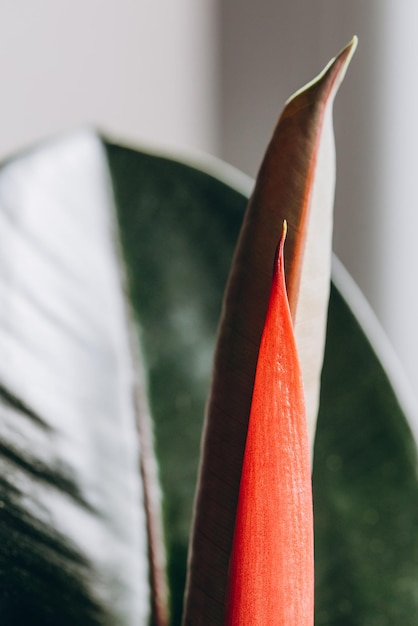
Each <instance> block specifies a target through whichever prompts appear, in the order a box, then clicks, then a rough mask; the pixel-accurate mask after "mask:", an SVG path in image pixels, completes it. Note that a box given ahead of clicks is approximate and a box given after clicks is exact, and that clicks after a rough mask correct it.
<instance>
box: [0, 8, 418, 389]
mask: <svg viewBox="0 0 418 626" xmlns="http://www.w3.org/2000/svg"><path fill="white" fill-rule="evenodd" d="M417 13H418V5H417V4H416V0H350V2H336V0H282V1H280V2H279V1H276V2H272V0H257V2H255V0H200V1H199V2H197V1H196V0H176V1H174V0H118V2H111V1H107V2H106V1H104V0H72V1H71V2H70V1H69V0H60V1H59V2H57V0H3V1H2V2H1V3H0V85H1V100H0V102H1V109H0V110H1V115H0V158H4V157H6V156H7V155H9V154H11V153H12V152H14V151H15V150H18V149H21V148H23V147H26V146H28V145H30V144H31V143H32V142H34V141H37V140H38V139H40V138H43V137H46V136H48V135H50V134H51V133H55V132H57V131H60V130H62V129H68V128H72V127H76V126H79V125H80V124H85V123H93V124H94V125H96V126H99V127H101V128H103V129H105V130H107V131H108V132H110V133H111V134H113V135H114V136H116V137H118V138H120V139H122V140H125V141H128V142H129V143H134V144H135V143H136V144H142V145H144V144H145V145H153V146H157V147H164V148H169V149H171V150H172V149H183V148H192V149H198V150H202V151H205V152H209V153H212V154H218V155H221V156H223V157H224V158H225V159H226V160H227V161H229V162H231V163H233V164H235V165H237V166H238V167H240V168H241V169H243V170H244V171H246V172H247V173H249V174H252V175H254V174H255V172H256V168H257V165H258V163H259V161H260V159H261V155H262V152H263V150H264V147H265V145H266V143H267V141H268V138H269V136H270V133H271V131H272V128H273V126H274V125H275V123H276V119H277V117H278V114H279V111H280V110H281V108H282V106H283V103H284V101H285V100H286V99H287V97H288V96H289V95H290V94H291V93H292V92H293V91H294V90H295V89H296V88H298V87H299V86H301V85H302V84H303V83H304V82H306V81H307V80H309V79H310V78H312V77H313V76H314V75H315V74H316V73H317V72H318V71H319V70H320V69H321V68H322V66H323V65H325V63H326V62H327V61H328V59H329V58H330V57H331V56H333V55H334V54H335V53H336V52H337V51H338V50H339V49H340V48H341V47H342V46H343V45H344V44H346V43H347V42H348V41H349V40H350V39H351V37H352V35H353V34H357V35H358V36H359V39H360V44H359V48H358V51H357V53H356V56H355V58H354V60H353V63H352V67H351V68H350V70H349V72H348V74H347V77H346V81H345V83H344V85H343V86H342V88H341V91H340V94H339V96H338V97H337V101H336V107H335V119H336V139H337V157H338V171H337V198H336V229H335V249H336V251H337V253H338V254H339V256H340V257H341V259H342V260H343V262H344V263H345V265H346V266H347V267H348V269H349V270H350V272H351V273H352V274H353V276H354V277H355V279H356V281H357V282H358V283H359V285H360V287H361V288H362V290H363V292H364V293H365V294H366V296H367V298H368V299H369V301H370V302H371V304H372V306H373V307H374V308H375V310H376V311H377V313H378V315H379V317H380V319H381V320H382V322H383V324H384V326H385V328H386V330H387V332H388V334H389V336H390V338H391V340H392V342H393V344H394V345H395V348H396V350H397V351H398V354H399V355H400V357H401V360H402V361H403V364H404V366H405V368H406V369H407V372H408V375H409V377H410V380H411V381H412V382H413V384H415V385H416V384H417V382H418V332H417V331H416V320H418V289H417V277H416V274H417V273H418V244H417V241H416V233H418V207H417V202H418V201H417V198H416V194H415V193H414V192H415V182H416V179H417V173H418V167H417V166H418V163H417V161H418V156H417V150H416V148H415V146H416V145H417V144H418V115H417V111H418V87H417V80H416V73H417V68H418V44H417V43H416V42H417V38H416V24H417V23H418V15H417Z"/></svg>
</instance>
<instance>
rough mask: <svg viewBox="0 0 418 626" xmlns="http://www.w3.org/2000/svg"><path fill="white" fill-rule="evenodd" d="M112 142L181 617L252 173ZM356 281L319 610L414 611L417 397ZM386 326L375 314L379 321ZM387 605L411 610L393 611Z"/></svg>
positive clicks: (333, 330)
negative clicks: (197, 484)
mask: <svg viewBox="0 0 418 626" xmlns="http://www.w3.org/2000/svg"><path fill="white" fill-rule="evenodd" d="M108 153H109V162H110V166H111V171H112V178H113V181H114V184H115V192H116V199H117V204H118V211H119V214H120V216H121V218H120V219H121V224H122V239H123V241H124V248H125V252H126V255H127V257H126V258H127V260H128V266H129V268H130V271H129V274H130V277H131V285H132V292H133V295H134V303H135V309H136V312H137V319H138V320H139V319H140V320H141V326H142V335H141V337H142V341H143V350H144V354H145V357H146V362H147V364H148V366H147V368H148V374H149V391H150V403H151V407H152V411H153V416H154V419H155V434H156V444H157V451H158V457H159V460H160V466H161V480H162V486H163V492H164V510H165V521H166V533H167V543H168V557H169V569H170V581H171V585H170V586H171V591H172V604H173V608H174V610H173V623H175V624H179V623H180V619H181V602H182V589H183V583H184V575H185V567H186V550H187V541H188V534H189V525H190V517H191V504H192V493H193V490H194V481H195V479H196V470H197V463H198V456H199V441H200V429H201V425H202V416H203V412H204V404H205V400H206V393H207V386H208V384H209V376H210V367H211V354H212V350H213V345H214V338H215V332H216V324H217V319H218V316H219V313H220V306H221V299H222V291H223V288H224V283H225V281H226V276H227V273H228V268H229V263H230V261H231V258H232V252H233V248H234V245H235V240H236V237H237V235H238V231H239V228H240V224H241V220H242V215H243V211H244V208H245V205H246V202H247V194H248V192H249V189H250V185H249V184H248V183H246V184H245V185H244V184H239V185H237V183H236V177H234V176H232V175H229V173H228V170H226V172H225V173H224V174H223V176H222V177H221V176H220V171H219V169H217V168H213V167H212V163H210V164H209V165H208V164H206V166H205V168H204V169H205V170H206V172H211V174H208V173H204V172H203V171H198V170H196V169H193V168H191V167H190V166H188V165H184V164H182V163H180V162H175V161H172V160H170V159H164V158H160V157H156V156H149V155H146V154H141V153H138V152H135V151H133V150H129V149H125V148H120V147H117V146H108ZM214 174H215V177H214ZM223 181H227V182H228V181H229V185H228V184H225V182H223ZM236 188H238V189H241V193H240V192H239V191H236V190H235V189H236ZM210 241H212V242H215V244H213V243H212V244H211V243H210ZM156 250H158V251H161V254H156V253H155V251H156ZM346 283H347V280H343V281H341V280H339V281H338V288H337V287H335V286H334V287H333V289H332V290H331V297H330V308H329V320H330V321H329V324H328V330H327V348H326V353H325V366H324V373H323V392H322V399H321V408H320V415H319V426H318V434H317V437H316V444H315V445H316V447H315V458H314V495H315V515H316V519H315V532H316V546H317V547H316V558H315V568H316V623H317V624H321V625H323V626H325V625H326V626H334V625H335V626H336V625H338V626H339V625H341V624H344V625H347V626H358V624H359V623H363V622H362V620H363V619H365V620H366V619H367V620H368V621H365V622H364V623H367V624H373V623H377V624H378V623H382V624H385V623H387V624H391V623H406V624H413V623H415V621H416V619H418V617H417V616H418V607H417V605H416V593H415V589H416V586H417V585H418V559H417V541H418V532H417V530H416V528H418V525H417V519H416V516H417V505H416V502H417V501H418V483H417V478H416V446H415V442H414V439H413V437H412V435H411V432H410V429H409V426H408V423H407V419H406V418H405V414H406V415H409V417H410V418H412V417H413V409H412V408H411V407H410V404H409V403H405V393H404V392H403V390H402V388H401V387H400V386H399V384H398V383H396V384H394V383H393V382H392V381H393V378H394V377H393V373H392V371H390V370H388V368H387V359H386V364H385V367H383V366H382V365H381V363H380V357H377V356H376V354H375V352H374V350H373V349H372V348H371V346H370V343H369V339H368V338H367V336H366V335H365V331H364V330H363V329H362V326H361V325H360V324H359V322H358V321H357V317H358V315H359V313H358V306H357V304H356V303H357V300H358V296H356V297H354V296H353V294H352V293H351V291H352V290H350V289H347V284H346ZM174 286H175V288H174ZM341 294H343V295H341ZM351 308H354V313H353V312H352V311H351V310H350V309H351ZM362 317H363V316H361V318H362ZM362 324H363V321H362ZM376 328H378V325H377V322H376V320H375V319H374V318H373V319H372V320H371V321H370V322H369V324H368V325H367V333H368V334H369V335H370V334H371V331H374V330H375V329H376ZM202 355H204V356H202ZM386 370H388V371H389V372H390V374H387V373H386ZM392 370H393V367H392ZM399 377H400V378H402V376H401V374H400V375H399ZM393 386H394V387H393ZM382 433H384V436H383V437H382ZM333 442H335V443H333ZM231 445H233V442H231ZM354 449H356V453H355V454H354V453H353V450H354ZM351 457H352V458H351ZM343 459H344V461H343ZM386 461H387V463H386ZM346 463H348V465H346ZM376 463H378V465H376ZM345 467H347V468H351V469H350V470H349V473H348V474H347V476H345V471H344V468H345ZM350 473H351V477H350ZM365 496H366V497H365ZM380 542H384V545H385V546H386V549H385V550H384V551H382V550H381V545H382V544H381V543H380ZM379 546H380V547H379ZM371 553H372V558H370V556H371ZM214 576H216V572H214ZM374 581H376V583H375V582H374ZM400 590H401V591H402V593H401V592H400ZM398 592H399V593H400V595H401V598H402V602H400V601H399V600H398V598H397V597H396V596H397V594H398ZM379 605H380V606H381V607H384V609H381V608H379ZM365 606H366V607H367V611H368V612H367V613H366V612H365V609H364V607H365ZM384 614H387V615H388V616H395V615H403V617H404V618H405V621H401V622H398V621H397V619H395V618H394V617H390V619H389V617H388V619H387V621H386V622H385V620H386V618H385V617H384ZM408 620H409V621H408Z"/></svg>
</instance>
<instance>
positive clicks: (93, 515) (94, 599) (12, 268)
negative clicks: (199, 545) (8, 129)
mask: <svg viewBox="0 0 418 626" xmlns="http://www.w3.org/2000/svg"><path fill="white" fill-rule="evenodd" d="M114 232H115V214H114V208H113V204H112V196H111V192H110V187H109V183H108V174H107V170H106V163H105V160H104V158H103V150H102V147H101V144H100V142H99V140H98V138H97V137H95V136H94V135H93V134H90V133H80V134H76V135H74V136H73V137H69V138H64V139H62V140H58V141H56V142H53V143H51V144H50V145H47V146H45V147H44V148H43V149H41V150H39V151H38V150H36V151H34V152H33V153H30V154H27V155H24V156H22V157H20V158H18V159H16V160H15V161H13V162H11V163H10V164H7V165H6V166H4V167H3V168H2V170H1V172H0V504H1V507H0V620H1V623H2V624H5V625H9V624H10V625H11V624H29V623H30V624H42V625H44V624H45V625H46V624H48V625H51V626H52V625H54V626H56V625H57V624H68V625H70V624H71V625H74V624H80V625H81V624H89V625H90V624H118V625H119V624H126V625H128V624H138V623H145V621H146V619H147V616H148V613H149V608H148V607H149V588H148V587H149V585H148V556H147V540H146V530H145V515H144V507H143V488H142V481H141V479H140V471H139V467H140V450H139V445H138V436H137V426H136V417H135V410H134V390H135V384H136V382H135V375H134V370H133V366H132V354H131V350H130V346H129V341H130V340H129V333H128V325H127V311H126V307H125V304H124V300H123V296H122V293H123V292H122V283H121V273H120V270H119V268H118V263H117V256H116V250H117V249H116V246H115V239H114Z"/></svg>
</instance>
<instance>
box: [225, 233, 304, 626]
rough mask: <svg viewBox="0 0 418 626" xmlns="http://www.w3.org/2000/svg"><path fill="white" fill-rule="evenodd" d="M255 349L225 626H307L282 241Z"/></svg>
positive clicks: (300, 474)
mask: <svg viewBox="0 0 418 626" xmlns="http://www.w3.org/2000/svg"><path fill="white" fill-rule="evenodd" d="M285 231H286V226H285V225H284V227H283V235H282V238H281V241H280V244H279V251H278V255H277V257H278V258H277V263H275V269H274V276H273V283H272V289H271V295H270V302H269V307H268V312H267V317H266V322H265V326H264V331H263V335H262V339H261V344H260V351H259V356H258V362H257V371H256V377H255V383H254V391H253V399H252V405H251V413H250V420H249V425H248V434H247V441H246V447H245V454H244V462H243V468H242V476H241V484H240V491H239V500H238V508H237V515H236V521H235V534H234V541H233V548H232V555H231V562H230V570H229V582H228V597H227V609H226V611H227V612H226V622H225V624H226V626H244V625H245V626H275V625H276V624H277V625H278V626H279V625H280V626H312V625H313V623H314V618H313V594H314V573H313V514H312V489H311V470H310V462H309V444H308V435H307V427H306V416H305V402H304V395H303V386H302V377H301V372H300V366H299V362H298V356H297V352H296V345H295V340H294V334H293V326H292V321H291V317H290V312H289V304H288V300H287V294H286V286H285V278H284V268H283V244H284V238H285Z"/></svg>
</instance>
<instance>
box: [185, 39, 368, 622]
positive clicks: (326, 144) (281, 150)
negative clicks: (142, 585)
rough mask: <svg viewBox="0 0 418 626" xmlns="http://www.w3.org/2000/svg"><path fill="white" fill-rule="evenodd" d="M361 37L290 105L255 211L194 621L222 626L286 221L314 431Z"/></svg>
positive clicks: (206, 451) (221, 365)
mask: <svg viewBox="0 0 418 626" xmlns="http://www.w3.org/2000/svg"><path fill="white" fill-rule="evenodd" d="M356 43H357V41H356V38H354V39H353V40H352V41H351V42H350V44H349V45H348V46H347V47H346V48H345V49H344V50H342V52H341V53H340V54H339V55H338V56H337V57H336V58H335V59H334V60H332V61H331V62H330V64H329V65H328V66H327V67H326V68H325V70H324V71H323V72H322V73H321V74H320V75H319V76H318V78H317V79H315V80H314V81H313V82H311V83H309V84H308V85H307V86H306V87H305V88H304V89H302V90H300V91H298V92H297V93H296V94H295V95H294V96H293V97H292V98H291V99H290V100H289V101H288V102H287V104H286V107H285V109H284V111H283V113H282V115H281V117H280V119H279V122H278V125H277V127H276V129H275V132H274V135H273V138H272V140H271V142H270V145H269V147H268V149H267V153H266V155H265V157H264V161H263V163H262V165H261V169H260V172H259V174H258V177H257V182H256V186H255V190H254V193H253V195H252V197H251V199H250V201H249V205H248V207H247V211H246V215H245V218H244V223H243V226H242V229H241V233H240V237H239V240H238V244H237V248H236V251H235V256H234V260H233V264H232V269H231V273H230V276H229V280H228V285H227V288H226V293H225V297H224V303H223V311H222V318H221V323H220V330H219V336H218V343H217V348H216V354H215V363H214V370H213V378H212V387H211V392H210V396H209V402H208V408H207V415H206V419H205V427H204V433H203V443H202V460H201V467H200V472H199V480H198V488H197V495H196V502H195V512H194V520H193V528H192V535H191V544H190V554H189V567H188V580H187V585H186V595H185V608H184V619H183V623H184V624H185V625H186V626H191V625H193V626H199V625H200V624H202V625H203V624H204V625H205V626H211V625H213V626H219V624H222V623H223V621H224V613H225V594H226V587H227V576H228V567H229V559H230V554H231V547H232V538H233V530H234V523H235V514H236V506H237V498H238V491H239V484H240V478H241V468H242V459H243V454H244V448H245V440H246V434H247V427H248V418H249V413H250V406H251V398H252V391H253V383H254V376H255V369H256V363H257V357H258V350H259V345H260V339H261V334H262V329H263V326H264V322H265V317H266V312H267V306H268V300H269V293H270V285H271V268H272V267H273V261H274V256H275V250H276V246H277V242H278V241H279V238H280V234H281V228H282V224H283V220H284V219H285V220H287V223H288V238H287V243H286V253H285V258H286V263H285V266H286V274H287V275H286V282H287V288H288V296H289V302H290V308H291V312H292V317H293V319H294V320H295V321H296V341H297V344H298V349H299V356H300V360H301V366H302V373H303V376H304V385H305V394H306V400H307V417H308V423H309V422H310V423H311V424H310V434H311V437H312V436H313V431H314V426H312V422H314V419H315V418H316V411H317V397H318V394H319V382H320V381H319V377H320V370H321V366H322V355H323V343H324V334H325V326H326V312H327V306H328V293H329V282H330V258H331V233H332V205H333V193H334V170H335V166H334V160H335V157H334V144H333V133H332V102H333V99H334V96H335V93H336V91H337V89H338V86H339V84H340V83H341V81H342V79H343V77H344V74H345V71H346V68H347V66H348V63H349V61H350V59H351V56H352V54H353V52H354V49H355V47H356ZM312 274H313V276H312ZM306 340H308V341H306ZM311 342H312V343H311ZM307 372H309V377H308V376H307ZM311 372H312V374H311Z"/></svg>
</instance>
